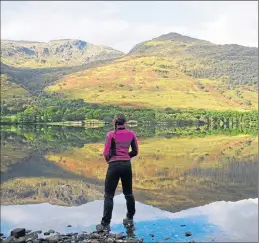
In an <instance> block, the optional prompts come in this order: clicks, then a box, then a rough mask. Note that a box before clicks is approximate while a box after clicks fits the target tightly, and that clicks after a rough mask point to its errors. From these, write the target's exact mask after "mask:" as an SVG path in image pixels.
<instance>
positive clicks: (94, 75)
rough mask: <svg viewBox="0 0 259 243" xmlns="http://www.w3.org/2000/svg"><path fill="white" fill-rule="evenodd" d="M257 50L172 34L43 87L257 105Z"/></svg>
mask: <svg viewBox="0 0 259 243" xmlns="http://www.w3.org/2000/svg"><path fill="white" fill-rule="evenodd" d="M257 71H258V49H257V48H250V47H243V46H238V45H215V44H212V43H210V42H207V41H203V40H198V39H194V38H191V37H187V36H182V35H180V34H176V33H169V34H167V35H162V36H160V37H158V38H155V39H153V40H150V41H146V42H143V43H140V44H138V45H136V46H135V47H133V49H132V50H131V51H130V52H129V53H128V54H127V55H126V56H124V57H121V58H119V59H116V60H114V61H112V62H110V63H108V64H104V65H103V66H100V67H95V68H90V69H87V70H84V71H80V72H77V73H73V74H71V75H67V76H65V77H63V78H62V79H60V80H59V81H58V82H57V83H56V84H55V85H53V86H50V87H48V88H47V89H46V90H47V91H50V92H57V93H61V94H63V95H64V96H65V97H68V98H83V99H84V100H85V101H87V102H93V103H96V102H97V103H105V104H119V105H124V106H131V107H148V108H166V107H171V108H182V109H199V108H203V109H208V110H251V109H257V108H258V107H257Z"/></svg>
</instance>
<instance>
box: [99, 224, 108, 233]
mask: <svg viewBox="0 0 259 243" xmlns="http://www.w3.org/2000/svg"><path fill="white" fill-rule="evenodd" d="M96 230H97V232H103V231H111V227H110V225H109V224H106V225H104V224H98V225H96Z"/></svg>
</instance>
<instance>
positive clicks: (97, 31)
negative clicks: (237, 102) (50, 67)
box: [1, 1, 258, 52]
mask: <svg viewBox="0 0 259 243" xmlns="http://www.w3.org/2000/svg"><path fill="white" fill-rule="evenodd" d="M169 32H176V33H179V34H182V35H188V36H191V37H194V38H198V39H203V40H208V41H211V42H213V43H215V44H239V45H245V46H254V47H258V2H257V1H229V2H228V1H219V2H216V1H200V2H195V1H165V2H163V1H131V2H130V1H121V2H119V1H105V2H90V1H64V2H62V1H56V2H55V1H1V39H11V40H30V41H50V40H55V39H80V40H84V41H87V42H90V43H92V44H97V45H106V46H110V47H112V48H115V49H118V50H121V51H124V52H128V51H129V50H130V49H131V48H132V47H133V46H134V45H136V44H138V43H140V42H142V41H146V40H150V39H152V38H155V37H158V36H160V35H162V34H167V33H169Z"/></svg>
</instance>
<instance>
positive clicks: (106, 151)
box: [103, 132, 112, 162]
mask: <svg viewBox="0 0 259 243" xmlns="http://www.w3.org/2000/svg"><path fill="white" fill-rule="evenodd" d="M111 140H112V134H111V133H110V132H109V133H108V134H107V136H106V141H105V145H104V150H103V156H104V159H105V160H106V162H108V161H109V159H110V158H109V155H110V148H111Z"/></svg>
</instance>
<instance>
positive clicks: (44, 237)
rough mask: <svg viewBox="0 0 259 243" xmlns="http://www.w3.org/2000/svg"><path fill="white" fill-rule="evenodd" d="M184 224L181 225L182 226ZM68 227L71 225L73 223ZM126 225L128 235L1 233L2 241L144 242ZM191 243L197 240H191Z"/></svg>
mask: <svg viewBox="0 0 259 243" xmlns="http://www.w3.org/2000/svg"><path fill="white" fill-rule="evenodd" d="M184 226H185V225H181V227H184ZM67 227H71V225H68V226H67ZM124 227H125V229H126V235H124V234H123V233H118V234H112V233H110V232H108V231H94V232H91V233H88V232H86V231H83V232H81V233H66V234H61V233H59V232H55V231H54V230H52V229H51V230H49V231H46V232H42V231H41V230H38V231H33V232H32V231H31V230H26V229H25V228H16V229H14V230H12V231H11V233H10V236H8V237H5V236H4V234H2V233H0V243H142V242H143V241H144V238H141V239H137V237H136V236H135V233H134V230H135V228H134V226H129V225H124ZM149 235H150V236H151V238H153V237H154V234H149ZM191 235H192V233H191V232H185V236H186V237H189V236H191ZM164 240H165V241H167V242H170V240H171V238H170V237H167V238H165V239H164ZM152 242H154V241H152ZM189 243H195V242H194V241H191V242H189Z"/></svg>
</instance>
